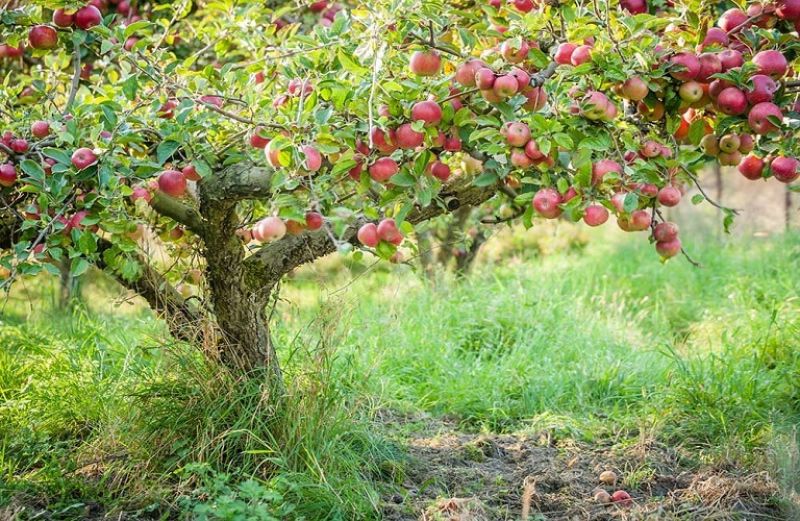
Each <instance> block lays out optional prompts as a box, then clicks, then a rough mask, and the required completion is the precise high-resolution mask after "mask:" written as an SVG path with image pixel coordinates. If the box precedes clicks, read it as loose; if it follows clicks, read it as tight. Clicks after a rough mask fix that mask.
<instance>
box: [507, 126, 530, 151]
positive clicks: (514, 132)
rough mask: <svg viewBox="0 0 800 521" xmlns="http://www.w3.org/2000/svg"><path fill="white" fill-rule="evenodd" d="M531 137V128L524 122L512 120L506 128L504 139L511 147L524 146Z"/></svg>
mask: <svg viewBox="0 0 800 521" xmlns="http://www.w3.org/2000/svg"><path fill="white" fill-rule="evenodd" d="M530 139H531V129H530V128H528V125H526V124H525V123H519V122H513V123H511V124H509V125H508V127H507V128H506V141H508V144H509V145H511V146H512V147H524V146H525V144H526V143H527V142H528V141H530Z"/></svg>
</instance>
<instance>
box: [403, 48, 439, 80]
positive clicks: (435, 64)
mask: <svg viewBox="0 0 800 521" xmlns="http://www.w3.org/2000/svg"><path fill="white" fill-rule="evenodd" d="M441 67H442V59H441V57H439V53H437V52H436V51H417V52H415V53H414V54H412V55H411V60H409V62H408V68H409V69H410V70H411V72H412V73H414V74H416V75H417V76H434V75H436V74H438V73H439V69H440V68H441Z"/></svg>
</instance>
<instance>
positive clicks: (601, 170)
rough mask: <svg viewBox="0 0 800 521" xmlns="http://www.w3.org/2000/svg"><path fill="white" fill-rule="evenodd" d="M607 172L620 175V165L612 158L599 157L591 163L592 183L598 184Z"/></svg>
mask: <svg viewBox="0 0 800 521" xmlns="http://www.w3.org/2000/svg"><path fill="white" fill-rule="evenodd" d="M609 172H616V173H617V174H619V175H622V165H620V164H619V163H617V162H616V161H614V160H613V159H601V160H600V161H597V162H596V163H594V164H593V165H592V184H593V185H598V184H600V183H602V182H603V176H605V175H606V174H607V173H609Z"/></svg>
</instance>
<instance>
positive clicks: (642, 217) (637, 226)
mask: <svg viewBox="0 0 800 521" xmlns="http://www.w3.org/2000/svg"><path fill="white" fill-rule="evenodd" d="M630 226H631V229H632V230H634V231H642V230H646V229H648V228H649V227H650V212H648V211H647V210H634V211H633V212H631V219H630Z"/></svg>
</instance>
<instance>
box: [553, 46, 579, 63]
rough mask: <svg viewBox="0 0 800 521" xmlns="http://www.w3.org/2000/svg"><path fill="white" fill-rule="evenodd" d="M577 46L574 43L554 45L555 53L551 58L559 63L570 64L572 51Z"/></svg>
mask: <svg viewBox="0 0 800 521" xmlns="http://www.w3.org/2000/svg"><path fill="white" fill-rule="evenodd" d="M577 48H578V46H577V45H575V44H574V43H562V44H559V46H558V47H556V53H555V55H554V56H553V60H554V61H555V62H556V63H557V64H559V65H571V64H572V53H573V52H575V49H577Z"/></svg>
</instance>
